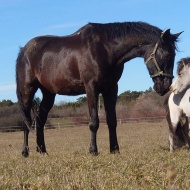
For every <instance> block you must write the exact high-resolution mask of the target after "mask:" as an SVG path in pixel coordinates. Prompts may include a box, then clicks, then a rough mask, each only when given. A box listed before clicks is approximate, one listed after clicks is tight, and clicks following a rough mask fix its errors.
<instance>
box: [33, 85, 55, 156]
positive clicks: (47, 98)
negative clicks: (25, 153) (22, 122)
mask: <svg viewBox="0 0 190 190" xmlns="http://www.w3.org/2000/svg"><path fill="white" fill-rule="evenodd" d="M42 94H43V99H42V102H41V103H40V107H39V113H38V114H37V115H36V142H37V151H38V152H40V153H42V154H45V153H46V154H47V151H46V146H45V139H44V125H45V123H46V120H47V116H48V113H49V111H50V110H51V108H52V107H53V104H54V99H55V94H52V93H51V92H49V91H47V90H45V89H43V90H42Z"/></svg>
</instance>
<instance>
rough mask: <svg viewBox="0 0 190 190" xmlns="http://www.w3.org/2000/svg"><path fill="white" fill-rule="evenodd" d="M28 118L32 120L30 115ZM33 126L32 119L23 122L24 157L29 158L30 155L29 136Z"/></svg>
mask: <svg viewBox="0 0 190 190" xmlns="http://www.w3.org/2000/svg"><path fill="white" fill-rule="evenodd" d="M28 118H30V115H29V116H28ZM31 125H32V122H31V118H30V119H28V120H25V121H23V131H24V144H23V149H22V155H23V156H24V157H28V155H29V146H28V136H29V129H30V127H31Z"/></svg>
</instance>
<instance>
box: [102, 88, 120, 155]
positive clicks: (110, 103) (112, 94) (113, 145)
mask: <svg viewBox="0 0 190 190" xmlns="http://www.w3.org/2000/svg"><path fill="white" fill-rule="evenodd" d="M110 89H111V90H110V91H109V92H106V93H103V94H102V95H103V98H104V106H105V112H106V120H107V124H108V129H109V140H110V153H119V144H118V141H117V131H116V128H117V118H116V111H115V106H116V101H117V89H118V88H117V85H115V86H113V87H112V88H110Z"/></svg>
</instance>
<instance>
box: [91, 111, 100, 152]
mask: <svg viewBox="0 0 190 190" xmlns="http://www.w3.org/2000/svg"><path fill="white" fill-rule="evenodd" d="M90 115H91V116H90V122H89V128H90V131H91V143H90V148H89V152H90V153H91V154H94V155H97V154H98V148H97V140H96V139H97V131H98V128H99V118H98V114H97V109H93V110H91V113H90Z"/></svg>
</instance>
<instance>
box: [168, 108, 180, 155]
mask: <svg viewBox="0 0 190 190" xmlns="http://www.w3.org/2000/svg"><path fill="white" fill-rule="evenodd" d="M180 117H181V114H180V112H176V113H175V114H174V113H171V112H168V113H167V114H166V120H167V122H168V126H169V142H170V152H173V151H174V149H175V145H176V144H177V145H178V143H179V141H178V138H177V136H176V129H177V125H178V123H179V120H180Z"/></svg>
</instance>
